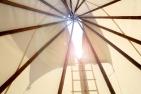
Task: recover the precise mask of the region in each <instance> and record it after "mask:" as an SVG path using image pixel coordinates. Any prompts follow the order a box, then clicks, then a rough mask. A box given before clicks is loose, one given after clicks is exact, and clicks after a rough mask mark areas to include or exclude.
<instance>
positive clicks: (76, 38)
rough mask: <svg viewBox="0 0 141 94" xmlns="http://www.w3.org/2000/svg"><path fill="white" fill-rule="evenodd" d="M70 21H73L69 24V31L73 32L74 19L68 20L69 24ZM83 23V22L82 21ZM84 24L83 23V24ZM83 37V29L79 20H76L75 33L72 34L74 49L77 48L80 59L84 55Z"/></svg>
mask: <svg viewBox="0 0 141 94" xmlns="http://www.w3.org/2000/svg"><path fill="white" fill-rule="evenodd" d="M70 22H72V23H71V24H70V25H69V26H68V31H69V33H70V34H71V31H72V30H71V29H72V26H73V21H72V20H71V19H70V20H68V21H67V24H69V23H70ZM80 24H81V23H80ZM81 26H82V24H81ZM82 37H83V30H82V29H81V27H80V25H79V22H78V21H76V20H74V28H73V35H72V43H73V45H74V49H75V55H76V57H77V58H78V59H80V58H81V57H82V55H83V50H82Z"/></svg>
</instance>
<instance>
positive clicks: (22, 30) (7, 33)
mask: <svg viewBox="0 0 141 94" xmlns="http://www.w3.org/2000/svg"><path fill="white" fill-rule="evenodd" d="M62 22H64V21H57V22H51V23H46V24H42V25H35V26H30V27H24V28H18V29H12V30H6V31H1V32H0V36H5V35H10V34H15V33H20V32H25V31H29V30H33V29H38V28H41V27H47V26H51V25H56V24H60V23H62Z"/></svg>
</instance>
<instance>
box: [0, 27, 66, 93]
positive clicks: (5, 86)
mask: <svg viewBox="0 0 141 94" xmlns="http://www.w3.org/2000/svg"><path fill="white" fill-rule="evenodd" d="M65 28H66V26H65V27H64V28H63V29H61V30H60V31H59V32H58V33H57V34H56V35H55V36H54V37H53V38H51V39H50V40H49V41H47V42H46V43H45V44H44V45H43V46H42V47H41V48H40V49H39V50H38V51H37V52H36V53H35V54H34V55H33V56H32V57H31V58H30V59H29V60H28V61H27V62H26V63H25V64H24V65H23V66H22V67H21V68H19V70H18V71H16V72H15V73H14V74H13V75H12V76H11V77H10V78H9V79H8V80H7V81H6V82H5V83H4V84H2V85H1V87H0V94H1V93H2V92H3V91H4V90H5V89H6V88H7V87H8V86H9V85H10V84H11V83H12V82H13V81H14V80H15V79H16V78H17V77H18V76H19V75H20V74H21V73H22V72H23V71H24V70H25V69H26V68H27V67H28V66H29V65H30V64H31V63H32V62H33V61H34V60H35V59H36V58H37V57H38V56H39V55H40V54H41V53H42V52H43V51H44V50H45V49H46V48H47V47H48V46H49V45H50V44H51V43H52V42H53V41H55V39H56V38H57V37H58V36H59V35H61V34H62V32H63V31H64V30H65Z"/></svg>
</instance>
